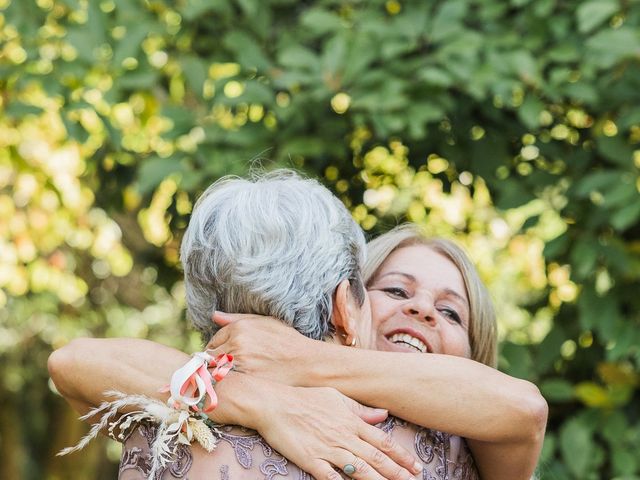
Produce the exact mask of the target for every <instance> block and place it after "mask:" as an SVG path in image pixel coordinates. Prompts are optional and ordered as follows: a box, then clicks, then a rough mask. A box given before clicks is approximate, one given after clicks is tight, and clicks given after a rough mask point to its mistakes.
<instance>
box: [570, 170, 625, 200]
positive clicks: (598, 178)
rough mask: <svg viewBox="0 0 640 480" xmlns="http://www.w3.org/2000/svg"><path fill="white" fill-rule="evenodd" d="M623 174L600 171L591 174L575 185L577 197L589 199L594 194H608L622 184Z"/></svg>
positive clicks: (614, 171)
mask: <svg viewBox="0 0 640 480" xmlns="http://www.w3.org/2000/svg"><path fill="white" fill-rule="evenodd" d="M621 177H622V172H620V171H618V170H613V171H611V170H600V171H597V172H593V173H590V174H589V175H587V176H585V177H584V178H582V179H581V180H579V181H577V182H576V184H575V190H574V191H575V195H576V196H578V197H583V198H585V197H588V196H589V195H590V194H591V193H592V192H601V193H602V192H606V191H609V190H611V189H613V188H615V187H616V186H617V185H618V184H619V183H620V178H621Z"/></svg>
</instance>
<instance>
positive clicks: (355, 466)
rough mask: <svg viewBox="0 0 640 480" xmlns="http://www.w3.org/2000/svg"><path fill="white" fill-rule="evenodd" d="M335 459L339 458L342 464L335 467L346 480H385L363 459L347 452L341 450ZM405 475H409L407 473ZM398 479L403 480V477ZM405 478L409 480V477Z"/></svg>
mask: <svg viewBox="0 0 640 480" xmlns="http://www.w3.org/2000/svg"><path fill="white" fill-rule="evenodd" d="M337 457H339V458H340V460H339V461H340V462H344V463H342V464H341V465H337V467H338V468H339V469H340V470H341V471H342V473H343V474H344V476H345V477H347V478H356V479H358V480H385V477H383V476H382V475H381V474H380V473H378V472H377V471H376V470H374V469H373V468H372V467H371V465H369V464H368V463H367V462H366V461H365V460H364V459H363V458H361V457H359V456H357V455H354V454H353V453H351V452H349V451H348V450H341V452H340V454H339V455H337ZM348 468H351V470H348ZM407 474H409V472H407ZM398 478H403V480H404V478H405V477H398ZM406 478H407V479H410V478H411V477H410V476H409V477H406Z"/></svg>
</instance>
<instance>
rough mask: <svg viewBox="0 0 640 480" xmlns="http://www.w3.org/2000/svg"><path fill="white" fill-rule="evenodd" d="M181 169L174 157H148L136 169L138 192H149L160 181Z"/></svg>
mask: <svg viewBox="0 0 640 480" xmlns="http://www.w3.org/2000/svg"><path fill="white" fill-rule="evenodd" d="M182 169H183V167H182V165H181V163H180V161H179V160H178V159H177V158H176V157H174V156H171V157H167V158H161V157H150V158H147V159H145V160H143V161H142V163H141V165H140V168H139V169H138V190H139V191H140V193H142V194H147V193H149V192H151V191H152V190H153V189H154V188H155V187H157V186H158V185H159V184H160V182H162V180H164V179H165V178H167V177H168V176H169V175H171V174H172V173H175V172H180V171H181V170H182Z"/></svg>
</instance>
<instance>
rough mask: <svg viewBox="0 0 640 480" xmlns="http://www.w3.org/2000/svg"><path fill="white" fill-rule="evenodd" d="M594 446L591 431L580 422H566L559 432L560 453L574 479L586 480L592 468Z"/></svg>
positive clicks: (575, 420) (574, 420)
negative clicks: (582, 479)
mask: <svg viewBox="0 0 640 480" xmlns="http://www.w3.org/2000/svg"><path fill="white" fill-rule="evenodd" d="M594 450H595V445H594V442H593V430H592V429H591V428H590V427H589V426H588V425H585V424H584V423H583V422H582V421H580V420H577V419H573V420H569V421H568V422H566V423H565V424H564V425H563V426H562V428H561V430H560V451H561V452H562V456H563V458H564V460H565V465H567V466H568V467H569V470H571V472H572V473H573V474H574V475H575V476H576V478H587V474H588V473H589V471H590V469H591V468H592V457H593V455H594Z"/></svg>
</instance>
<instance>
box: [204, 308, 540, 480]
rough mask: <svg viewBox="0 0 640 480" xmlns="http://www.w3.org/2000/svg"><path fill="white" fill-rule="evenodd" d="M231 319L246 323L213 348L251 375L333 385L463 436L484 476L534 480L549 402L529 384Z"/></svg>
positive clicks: (433, 359)
mask: <svg viewBox="0 0 640 480" xmlns="http://www.w3.org/2000/svg"><path fill="white" fill-rule="evenodd" d="M230 318H234V319H241V320H239V321H234V322H233V323H231V324H230V325H228V326H226V327H225V328H223V329H222V330H220V331H219V332H218V333H217V334H216V336H215V337H214V338H213V340H212V342H211V343H210V344H209V347H211V348H216V347H217V348H222V349H224V350H225V351H228V352H229V353H232V354H234V355H235V357H236V361H237V363H238V366H239V368H241V369H242V370H243V371H245V372H247V373H249V374H251V375H255V376H260V377H263V378H269V379H271V380H275V381H278V382H283V383H287V384H291V385H297V386H311V385H316V386H317V385H325V384H326V385H332V386H333V387H335V388H336V389H338V390H339V391H341V392H342V393H343V394H345V395H347V396H349V397H351V398H353V399H355V400H357V401H359V402H362V403H365V404H367V405H372V406H376V407H381V408H387V409H388V410H389V412H390V413H392V414H393V415H396V416H398V417H401V418H403V419H405V420H408V421H411V422H413V423H416V424H418V425H423V426H426V427H429V428H433V429H437V430H442V431H446V432H448V433H452V434H455V435H459V436H461V437H465V438H466V439H467V441H468V444H469V447H470V448H471V450H472V452H473V454H474V458H475V460H476V464H477V466H478V469H479V471H480V474H481V476H482V478H486V479H492V480H499V479H505V480H506V479H508V480H516V479H528V478H530V477H531V475H532V473H533V471H534V470H535V466H536V462H537V459H538V456H539V453H540V449H541V448H542V442H543V439H544V431H545V427H546V418H547V404H546V402H545V400H544V398H543V397H542V396H541V395H540V392H539V391H538V389H537V388H536V387H535V385H533V384H531V383H530V382H527V381H524V380H520V379H517V378H513V377H510V376H508V375H506V374H503V373H501V372H499V371H498V370H495V369H493V368H490V367H488V366H486V365H483V364H480V363H478V362H475V361H473V360H468V359H465V358H461V357H455V356H450V355H439V354H419V353H415V354H413V353H394V352H379V351H372V350H363V349H354V348H346V347H341V346H337V345H330V344H326V343H322V342H316V341H313V340H310V339H308V338H306V337H304V336H302V335H300V334H298V333H297V332H295V331H293V330H291V329H286V328H283V327H282V325H281V324H280V323H279V322H277V321H274V320H271V321H269V320H268V319H264V318H263V317H257V318H255V319H254V318H252V316H250V315H230V316H228V319H230ZM284 365H286V368H285V367H284Z"/></svg>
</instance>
